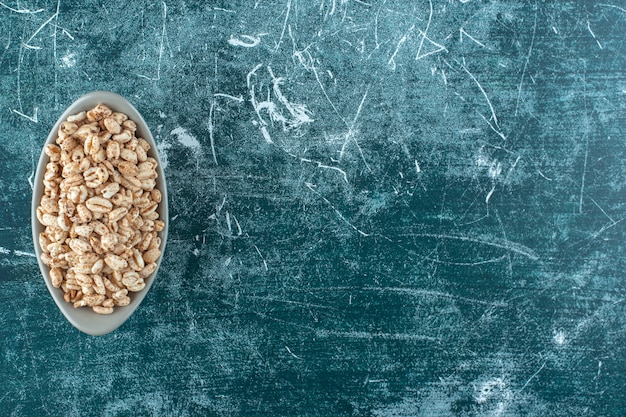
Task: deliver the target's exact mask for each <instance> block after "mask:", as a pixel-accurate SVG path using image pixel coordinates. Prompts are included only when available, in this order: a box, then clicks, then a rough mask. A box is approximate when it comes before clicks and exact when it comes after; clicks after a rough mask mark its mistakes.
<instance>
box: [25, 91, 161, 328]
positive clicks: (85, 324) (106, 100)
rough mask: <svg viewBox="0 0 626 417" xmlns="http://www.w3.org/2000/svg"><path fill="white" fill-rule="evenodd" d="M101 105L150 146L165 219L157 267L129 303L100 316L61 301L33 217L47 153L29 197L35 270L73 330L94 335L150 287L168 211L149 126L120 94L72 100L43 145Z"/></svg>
mask: <svg viewBox="0 0 626 417" xmlns="http://www.w3.org/2000/svg"><path fill="white" fill-rule="evenodd" d="M100 103H102V104H105V105H107V106H108V107H109V108H111V109H112V110H113V111H118V112H122V113H125V114H126V115H127V116H128V117H129V118H130V119H132V120H133V121H134V122H135V123H136V124H137V134H136V135H137V137H143V138H144V139H145V140H146V141H148V143H149V144H150V146H151V149H150V152H148V155H149V156H151V157H153V158H155V159H156V160H157V161H158V163H159V165H158V167H157V174H158V178H157V180H156V183H157V185H156V186H157V188H158V189H159V190H160V191H161V194H162V200H161V203H160V204H159V209H158V212H159V218H160V219H161V220H162V221H163V222H165V227H164V229H163V231H161V232H160V237H161V256H160V258H159V260H158V261H157V269H156V271H155V272H154V273H153V274H152V275H150V276H149V277H148V278H146V279H145V282H146V287H145V288H144V289H143V290H142V291H139V292H136V293H129V296H130V298H131V302H130V304H129V305H128V306H125V307H115V308H114V311H113V313H112V314H109V315H101V314H97V313H95V312H94V311H93V310H92V309H91V308H89V307H82V308H74V306H73V305H72V304H71V303H67V302H65V300H64V299H63V295H64V294H63V290H62V289H60V288H54V287H53V286H52V283H51V281H50V269H49V268H48V266H46V265H45V264H44V263H43V262H42V261H41V248H40V247H39V233H41V232H43V230H44V229H45V228H44V226H42V225H41V224H40V223H39V221H38V220H37V215H36V210H37V207H38V206H39V202H40V200H41V197H42V195H43V192H44V186H43V176H44V173H45V170H46V164H47V163H48V162H49V158H48V156H47V155H46V154H45V153H44V152H43V147H42V152H41V156H40V157H39V164H38V165H37V172H36V173H35V179H34V181H33V200H32V210H31V223H32V230H33V242H34V245H35V254H36V255H37V262H38V263H39V269H40V270H41V273H42V275H43V277H44V281H45V282H46V286H47V287H48V290H49V291H50V294H51V295H52V298H53V299H54V301H55V303H56V304H57V306H58V307H59V310H61V312H62V313H63V315H64V316H65V317H66V318H67V320H68V321H69V322H70V323H71V324H72V325H73V326H74V327H76V328H77V329H79V330H81V331H83V332H85V333H88V334H91V335H95V336H99V335H104V334H107V333H109V332H112V331H113V330H115V329H117V328H118V327H119V326H121V325H122V324H123V323H124V322H125V321H126V320H127V319H128V318H129V317H130V316H131V314H133V313H134V312H135V310H136V309H137V307H139V304H141V301H142V300H143V299H144V297H145V296H146V295H147V294H148V291H149V290H150V287H151V286H152V284H153V282H154V279H155V277H156V274H157V272H158V270H159V266H160V265H161V260H162V259H163V255H164V254H165V243H166V242H167V231H168V225H169V222H168V212H167V187H166V183H165V176H164V174H163V167H162V164H161V160H160V159H159V155H158V152H157V147H156V143H155V142H154V138H153V137H152V134H151V133H150V129H149V128H148V125H147V124H146V122H145V120H144V119H143V117H141V114H139V112H138V111H137V110H136V109H135V107H133V105H132V104H130V103H129V102H128V100H126V99H125V98H124V97H122V96H120V95H118V94H115V93H111V92H108V91H95V92H92V93H89V94H86V95H84V96H82V97H80V98H79V99H78V100H76V101H75V102H74V103H72V105H71V106H69V107H68V108H67V110H65V112H63V114H62V115H61V116H60V117H59V120H57V122H56V123H55V125H54V126H53V127H52V130H51V131H50V134H49V135H48V139H46V142H45V144H44V146H45V145H47V144H49V143H54V142H55V140H56V138H57V130H58V129H59V126H60V125H61V123H62V122H63V121H64V120H65V119H66V118H67V117H68V116H69V115H72V114H76V113H79V112H81V111H83V110H89V109H92V108H93V107H95V106H96V105H98V104H100Z"/></svg>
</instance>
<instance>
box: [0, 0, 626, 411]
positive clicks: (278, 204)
mask: <svg viewBox="0 0 626 417" xmlns="http://www.w3.org/2000/svg"><path fill="white" fill-rule="evenodd" d="M410 3H411V4H410V5H408V4H409V2H404V1H392V0H388V1H356V0H352V1H350V0H318V1H310V2H309V1H304V0H284V1H281V2H278V1H256V2H252V1H249V2H243V1H240V2H230V4H228V3H227V2H221V3H217V4H204V3H203V2H197V1H187V2H172V1H167V2H164V3H162V2H159V3H156V4H151V5H143V4H139V3H136V2H116V1H107V2H105V3H101V2H93V1H81V2H77V1H58V2H45V1H41V2H32V1H25V2H22V1H20V2H13V1H11V2H6V1H3V2H1V3H0V127H1V129H0V201H1V205H0V207H1V209H0V210H1V211H0V294H1V295H0V297H1V300H2V304H1V305H2V307H0V325H1V326H0V340H1V342H0V353H1V355H0V380H1V381H2V382H1V383H0V410H1V411H0V414H2V415H15V416H29V415H33V416H42V415H50V416H59V415H64V416H74V415H76V416H78V415H105V416H126V415H128V416H131V415H132V416H134V415H164V416H165V415H167V416H191V415H355V416H361V415H372V416H379V415H380V416H548V415H552V416H573V415H576V416H621V415H623V412H624V409H626V390H625V388H626V316H625V314H626V309H625V304H626V298H625V297H626V285H625V281H624V270H625V266H626V265H625V259H624V255H625V251H624V243H625V239H624V232H625V228H624V225H625V224H626V223H624V218H625V199H624V196H625V195H624V192H625V187H626V177H625V175H626V139H625V136H624V135H625V132H626V129H625V128H626V120H625V117H626V116H625V115H626V112H625V110H626V49H625V45H624V42H626V38H624V27H625V24H626V4H625V3H624V2H623V1H615V2H606V3H602V2H599V3H596V2H591V1H575V2H574V1H571V2H564V1H555V2H543V1H541V2H539V1H536V2H532V1H497V2H496V1H486V0H485V1H477V0H462V1H452V0H450V1H434V0H433V1H432V3H431V2H429V1H416V2H410ZM98 89H106V90H111V91H114V92H117V93H119V94H122V95H124V96H125V97H127V98H128V99H129V100H130V101H131V102H132V103H133V104H134V105H135V107H137V109H138V110H139V111H140V112H141V113H142V114H143V116H144V118H145V119H146V121H147V122H148V123H149V124H150V125H151V126H152V131H153V134H154V136H155V139H156V141H157V143H158V144H159V150H160V151H161V155H162V157H163V158H164V159H165V160H166V161H167V167H166V176H167V180H168V187H169V188H168V189H169V192H170V216H171V217H170V239H169V241H168V245H167V252H166V253H165V258H164V261H163V265H162V268H161V271H160V274H159V276H158V277H157V281H156V282H155V284H154V286H153V287H152V290H151V292H150V293H149V294H148V296H147V297H146V299H145V300H144V302H143V304H142V305H141V307H140V308H139V309H138V311H137V312H136V313H135V315H134V316H133V317H131V319H130V320H129V321H128V322H126V323H125V324H124V325H123V326H122V327H121V328H120V329H118V330H117V331H115V332H114V333H112V334H110V335H108V336H105V337H100V338H97V337H91V336H87V335H84V334H82V333H80V332H78V331H77V330H75V329H74V328H72V327H71V325H70V324H69V323H67V322H66V321H65V320H64V318H63V316H62V315H61V314H60V312H59V311H58V310H57V309H56V307H55V305H54V303H53V301H52V299H51V297H50V296H49V294H48V292H47V290H46V287H45V285H44V283H43V280H42V279H41V276H40V274H39V271H38V269H37V265H36V261H35V259H34V254H33V249H32V242H31V238H30V236H31V234H30V226H29V225H30V219H29V205H30V196H31V185H30V183H29V181H30V180H31V179H32V176H33V172H34V169H35V164H36V161H37V158H38V157H39V153H40V152H41V146H42V144H43V141H44V140H45V137H46V135H47V134H48V130H49V129H50V127H51V125H52V124H53V123H54V121H55V120H56V119H57V117H58V116H59V114H61V113H62V112H63V110H64V109H65V107H67V106H68V105H69V104H71V103H72V102H73V101H74V100H75V99H76V98H77V97H79V96H80V95H82V94H84V93H86V92H89V91H93V90H98Z"/></svg>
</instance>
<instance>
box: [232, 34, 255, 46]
mask: <svg viewBox="0 0 626 417" xmlns="http://www.w3.org/2000/svg"><path fill="white" fill-rule="evenodd" d="M260 42H261V38H259V37H257V36H250V35H240V36H239V38H235V37H233V36H231V37H230V39H229V40H228V44H229V45H232V46H241V47H244V48H253V47H255V46H257V45H258V44H259V43H260Z"/></svg>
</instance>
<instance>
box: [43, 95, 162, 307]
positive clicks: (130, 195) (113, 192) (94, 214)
mask: <svg viewBox="0 0 626 417" xmlns="http://www.w3.org/2000/svg"><path fill="white" fill-rule="evenodd" d="M136 133H137V125H136V123H135V122H134V121H132V120H130V119H129V118H128V116H127V115H125V114H123V113H119V112H113V111H112V110H111V109H109V108H108V107H107V106H106V105H104V104H99V105H97V106H96V107H94V108H93V109H91V110H88V111H83V112H80V113H78V114H74V115H71V116H69V117H68V118H67V119H66V120H65V121H64V122H63V123H61V125H60V127H59V130H58V132H57V138H56V141H55V142H56V143H51V144H48V145H46V147H45V148H44V152H45V154H46V155H47V156H48V158H49V159H50V162H49V163H48V164H47V165H46V171H45V174H44V181H43V184H44V195H43V196H42V198H41V201H40V204H39V207H38V208H37V210H36V214H37V220H38V221H39V223H41V224H42V225H43V226H45V230H44V231H43V232H42V233H40V234H39V239H38V240H39V246H40V247H41V250H42V254H41V260H42V261H43V263H44V264H46V265H47V266H48V267H49V268H50V281H51V283H52V286H53V287H55V288H60V289H61V290H62V291H63V292H64V293H65V294H64V299H65V301H66V302H68V303H72V304H73V305H74V307H75V308H79V307H91V308H92V309H93V311H95V312H96V313H98V314H111V313H113V311H114V308H115V307H122V306H127V305H129V304H130V302H131V298H130V297H129V295H128V294H129V292H137V291H141V290H143V289H144V288H145V286H146V282H145V279H146V278H147V277H149V276H150V274H152V273H153V272H154V271H156V263H157V261H158V259H159V258H160V256H161V250H160V248H161V238H160V237H159V236H158V232H160V231H162V230H163V228H164V226H165V223H164V222H163V220H161V219H159V214H158V211H157V209H158V205H159V204H160V203H161V191H160V190H158V189H157V188H156V178H157V176H158V175H157V171H156V167H157V161H156V160H155V159H154V158H152V157H150V156H149V154H148V151H150V145H149V143H148V142H147V141H146V140H145V139H143V138H140V137H139V138H138V137H136V136H135V134H136Z"/></svg>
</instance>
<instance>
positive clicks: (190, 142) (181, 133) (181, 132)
mask: <svg viewBox="0 0 626 417" xmlns="http://www.w3.org/2000/svg"><path fill="white" fill-rule="evenodd" d="M170 134H172V135H174V136H176V138H177V139H178V143H180V144H181V145H183V146H185V147H187V148H189V149H191V150H193V151H194V152H196V153H199V152H200V148H201V146H200V142H198V139H196V138H195V137H194V136H193V135H191V134H190V133H188V132H187V130H186V129H185V128H184V127H181V126H179V127H177V128H176V129H174V130H172V131H171V132H170Z"/></svg>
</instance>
